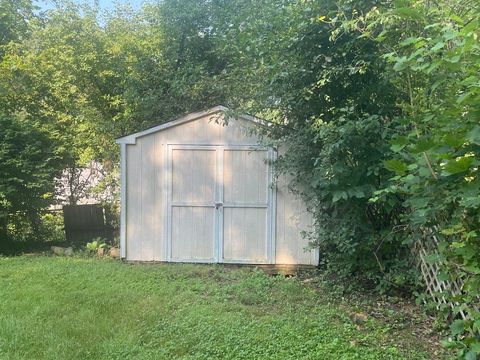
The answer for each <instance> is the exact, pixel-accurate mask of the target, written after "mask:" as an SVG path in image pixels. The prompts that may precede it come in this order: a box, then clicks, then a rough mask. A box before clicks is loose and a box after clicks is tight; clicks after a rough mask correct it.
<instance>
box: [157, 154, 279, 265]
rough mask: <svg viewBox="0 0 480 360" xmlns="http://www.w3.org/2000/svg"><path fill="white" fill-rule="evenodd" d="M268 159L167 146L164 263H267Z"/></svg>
mask: <svg viewBox="0 0 480 360" xmlns="http://www.w3.org/2000/svg"><path fill="white" fill-rule="evenodd" d="M272 154H273V153H272V151H271V150H268V149H265V148H260V147H242V146H237V147H226V146H185V145H183V146H182V145H169V146H168V161H167V163H168V175H167V176H168V201H167V251H166V253H167V261H174V262H205V263H209V262H225V263H228V262H232V263H252V264H261V263H272V262H273V258H274V255H273V248H274V246H273V227H274V224H273V221H272V211H273V205H274V204H273V202H274V198H273V190H272V187H271V186H270V183H271V173H270V168H269V167H270V166H269V163H268V161H267V160H268V159H269V158H270V157H271V156H272Z"/></svg>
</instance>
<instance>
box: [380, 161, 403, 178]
mask: <svg viewBox="0 0 480 360" xmlns="http://www.w3.org/2000/svg"><path fill="white" fill-rule="evenodd" d="M383 164H384V165H385V168H386V169H387V170H390V171H393V172H395V173H396V174H398V175H404V174H405V173H406V171H407V170H408V166H407V164H405V163H404V162H403V161H400V160H396V159H392V160H387V161H384V162H383Z"/></svg>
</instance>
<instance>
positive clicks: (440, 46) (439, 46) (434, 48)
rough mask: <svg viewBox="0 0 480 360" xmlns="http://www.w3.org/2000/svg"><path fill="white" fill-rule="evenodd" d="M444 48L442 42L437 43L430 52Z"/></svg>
mask: <svg viewBox="0 0 480 360" xmlns="http://www.w3.org/2000/svg"><path fill="white" fill-rule="evenodd" d="M444 46H445V43H444V42H438V43H436V44H435V46H433V47H432V49H431V50H432V51H438V50H440V49H441V48H443V47H444Z"/></svg>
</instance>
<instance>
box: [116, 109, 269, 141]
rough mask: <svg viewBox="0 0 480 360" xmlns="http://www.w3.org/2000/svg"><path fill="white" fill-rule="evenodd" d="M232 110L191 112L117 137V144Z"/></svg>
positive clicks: (256, 119) (242, 116)
mask: <svg viewBox="0 0 480 360" xmlns="http://www.w3.org/2000/svg"><path fill="white" fill-rule="evenodd" d="M230 111H231V110H230V109H228V108H226V107H225V106H222V105H218V106H215V107H213V108H211V109H208V110H204V111H198V112H194V113H190V114H188V115H185V116H182V117H180V118H178V119H175V120H172V121H168V122H166V123H163V124H160V125H156V126H153V127H151V128H148V129H146V130H143V131H139V132H136V133H134V134H130V135H126V136H122V137H120V138H118V139H116V141H115V142H116V143H117V144H135V143H136V140H137V138H139V137H142V136H145V135H149V134H153V133H156V132H159V131H162V130H165V129H168V128H171V127H174V126H178V125H182V124H185V123H188V122H190V121H194V120H197V119H200V118H203V117H205V116H209V115H214V114H217V113H224V114H225V113H228V112H230ZM238 117H239V118H241V119H243V120H247V121H251V122H253V123H255V124H259V125H265V121H264V120H262V119H259V118H256V117H254V116H251V115H240V116H238Z"/></svg>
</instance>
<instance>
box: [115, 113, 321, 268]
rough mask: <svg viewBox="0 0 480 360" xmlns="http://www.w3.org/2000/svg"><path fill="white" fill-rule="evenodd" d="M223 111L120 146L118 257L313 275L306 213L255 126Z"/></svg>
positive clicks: (135, 136) (254, 121) (168, 126)
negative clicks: (293, 269) (269, 267)
mask: <svg viewBox="0 0 480 360" xmlns="http://www.w3.org/2000/svg"><path fill="white" fill-rule="evenodd" d="M227 111H228V109H226V108H225V107H222V106H217V107H214V108H212V109H209V110H207V111H202V112H197V113H192V114H189V115H187V116H184V117H181V118H179V119H176V120H174V121H170V122H168V123H164V124H161V125H158V126H155V127H152V128H150V129H147V130H145V131H141V132H138V133H135V134H132V135H128V136H124V137H122V138H119V139H117V143H118V144H120V146H121V184H122V185H121V186H122V191H121V230H120V252H121V257H122V258H124V259H126V260H137V261H165V262H201V263H234V264H293V265H316V264H317V263H318V254H317V253H316V252H315V251H312V250H308V248H307V247H308V243H307V241H306V240H305V239H304V238H303V237H302V236H301V232H302V231H303V230H307V231H308V230H309V229H310V227H311V226H312V218H311V216H310V214H309V213H308V212H307V210H306V207H305V204H304V203H303V202H302V201H301V200H300V199H298V198H297V197H296V196H295V195H294V194H293V193H292V192H290V191H289V190H288V187H287V184H286V180H285V179H284V178H280V179H278V180H277V181H276V183H275V186H273V182H272V181H273V178H272V169H271V168H270V163H269V161H268V160H270V159H273V158H274V157H275V155H276V154H275V151H274V149H271V148H265V147H264V146H261V145H260V141H259V139H258V138H256V137H255V135H252V134H253V132H252V131H249V130H251V127H252V126H258V124H259V123H262V120H259V119H257V118H254V117H251V116H239V117H238V118H236V119H229V121H228V124H227V125H226V124H225V122H224V121H223V117H224V116H225V113H226V112H227Z"/></svg>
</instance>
